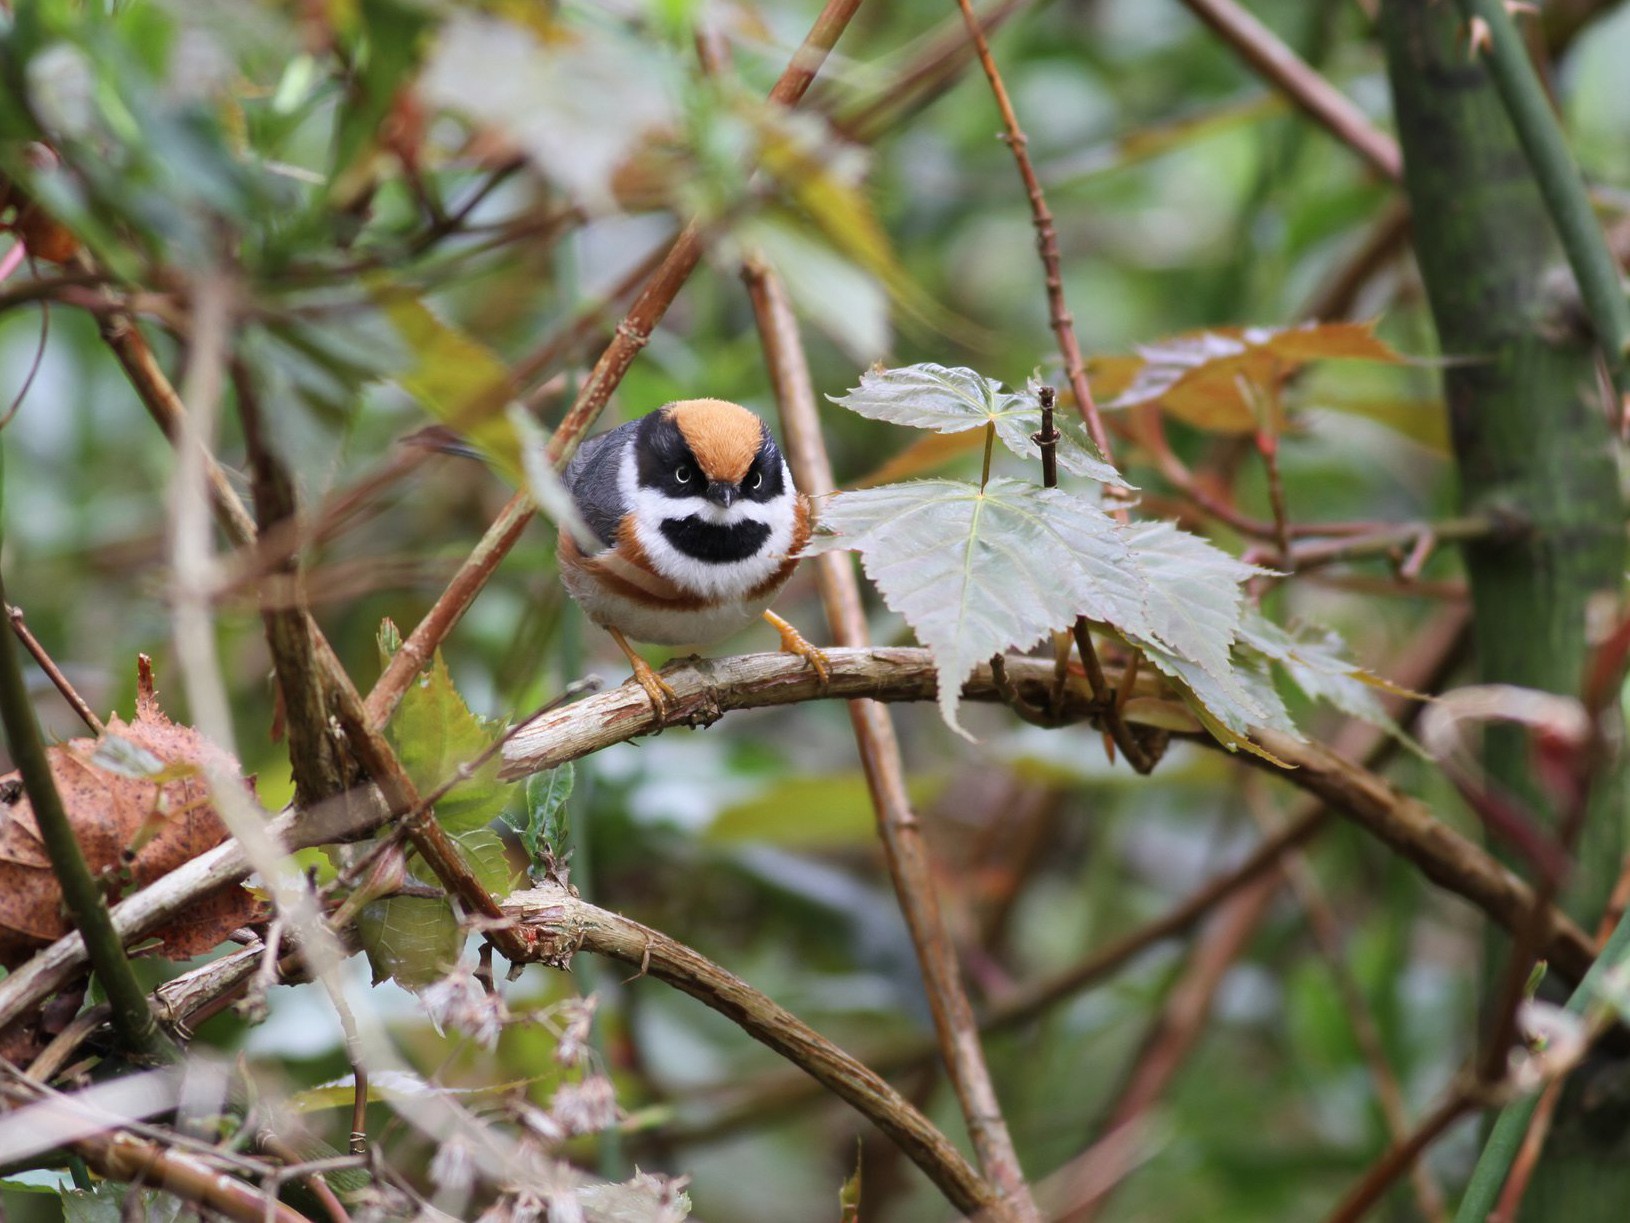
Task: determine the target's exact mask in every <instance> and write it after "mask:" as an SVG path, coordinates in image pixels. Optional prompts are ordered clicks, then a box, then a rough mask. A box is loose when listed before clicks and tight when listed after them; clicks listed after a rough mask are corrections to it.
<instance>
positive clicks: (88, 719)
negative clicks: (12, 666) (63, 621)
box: [6, 603, 107, 735]
mask: <svg viewBox="0 0 1630 1223" xmlns="http://www.w3.org/2000/svg"><path fill="white" fill-rule="evenodd" d="M6 618H7V619H9V620H10V621H11V631H12V632H14V633H16V634H17V640H18V641H20V642H22V643H23V649H25V650H27V651H28V653H29V655H30V656H31V657H32V658H33V659H34V662H35V663H36V664H37V665H38V666H39V668H40V670H41V671H44V672H45V677H46V678H47V679H48V680H50V681H51V684H52V686H53V687H55V688H56V690H57V691H58V692H60V693H61V694H62V699H63V700H65V701H67V702H68V705H69V707H70V708H72V709H73V711H74V712H75V713H77V714H78V715H79V720H80V721H81V722H83V723H84V724H85V725H86V726H87V727H89V728H90V732H91V734H93V735H100V734H101V733H102V732H103V731H104V730H105V729H107V728H106V727H104V726H103V725H102V719H101V718H99V717H97V716H96V714H95V712H94V711H93V710H92V709H91V707H90V704H89V702H87V701H86V700H85V698H84V697H82V696H80V695H79V692H78V691H77V690H76V689H75V688H74V686H73V684H71V683H70V682H69V681H68V677H67V676H66V675H64V674H63V673H62V668H60V667H58V666H57V664H56V663H55V662H54V661H53V660H52V658H51V656H50V655H49V654H47V653H46V652H45V647H44V646H43V645H41V644H40V643H39V639H38V638H36V637H35V636H34V634H33V633H31V632H30V631H29V629H28V625H27V624H25V623H24V622H23V609H22V608H20V607H13V606H11V605H10V604H9V603H8V604H6Z"/></svg>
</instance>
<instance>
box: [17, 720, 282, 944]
mask: <svg viewBox="0 0 1630 1223" xmlns="http://www.w3.org/2000/svg"><path fill="white" fill-rule="evenodd" d="M48 754H49V756H50V761H51V775H52V777H53V778H55V780H56V784H57V790H58V792H59V793H60V794H61V796H62V803H63V807H64V809H65V810H66V812H67V814H68V819H69V822H70V823H71V824H72V825H73V828H74V832H75V835H76V836H77V837H78V840H79V845H80V850H81V852H82V853H83V854H84V855H85V860H86V862H87V864H88V865H89V866H90V869H91V873H92V874H93V875H95V876H97V877H98V878H99V879H102V880H104V881H105V883H106V885H107V887H108V890H109V892H110V894H113V895H115V896H117V895H123V894H125V893H127V892H130V891H137V890H140V889H141V888H143V887H146V886H147V885H148V884H150V883H152V882H153V881H154V880H155V879H158V878H159V877H160V876H162V875H165V874H167V873H168V872H170V871H172V870H174V869H175V868H176V867H178V866H180V865H181V864H182V863H184V862H188V861H190V860H191V859H193V858H196V857H197V856H198V855H199V854H201V853H203V852H204V851H205V850H208V849H212V848H214V847H215V846H216V845H218V844H220V843H221V842H222V841H224V840H225V839H226V837H227V831H226V826H225V825H224V824H222V822H221V819H220V816H219V815H217V814H216V812H215V808H214V807H213V806H212V805H211V803H210V801H209V788H208V786H207V784H206V782H205V780H204V776H203V769H204V766H205V765H206V764H207V765H210V766H211V767H214V768H217V769H219V770H222V771H224V772H226V773H229V774H230V775H233V776H237V775H238V773H239V769H238V764H237V762H236V761H235V760H233V759H232V758H231V757H230V756H228V755H227V754H226V753H224V752H222V751H220V750H219V749H218V748H216V747H214V746H213V745H211V744H210V743H209V742H208V740H206V739H205V738H204V737H203V736H202V735H200V734H199V733H198V732H197V731H195V730H193V729H192V728H191V727H189V726H178V725H176V724H175V723H174V722H172V721H170V719H169V718H167V717H165V715H164V713H163V711H162V710H160V709H159V707H158V702H157V700H156V698H155V697H154V696H153V693H152V691H151V689H150V688H147V689H145V690H144V691H143V692H142V694H141V695H140V696H138V697H137V701H136V718H135V721H133V722H128V723H127V722H124V721H122V720H121V719H119V718H113V719H112V720H111V721H110V722H109V723H108V727H107V732H106V734H105V735H104V736H103V737H102V738H101V739H74V740H71V741H69V742H67V743H63V744H60V745H58V746H56V747H52V748H50V749H49V750H48ZM263 914H264V906H263V905H262V904H261V903H260V901H259V900H257V899H256V898H255V897H254V896H253V895H252V894H251V893H250V892H248V891H245V890H244V889H243V888H242V887H241V886H239V885H237V884H233V885H229V886H228V887H225V888H222V889H220V890H219V891H217V892H215V893H213V894H211V895H210V896H206V897H202V898H200V899H199V900H198V901H197V902H195V903H194V904H193V905H192V906H191V907H190V909H189V910H188V912H187V914H186V915H185V917H183V918H180V919H178V920H177V921H176V922H174V923H172V924H171V925H169V926H166V927H164V928H162V929H159V930H156V931H154V937H156V938H157V939H158V940H159V943H160V946H159V950H160V951H161V952H162V953H163V954H165V955H166V956H169V957H170V958H172V959H185V958H187V957H189V956H193V955H197V954H200V953H201V952H203V951H206V950H208V949H209V948H211V947H214V946H216V945H217V944H218V943H220V942H221V940H222V939H224V938H225V937H226V936H227V935H228V934H229V933H230V932H231V931H233V930H235V929H237V928H238V927H239V926H242V925H245V924H247V923H250V922H253V921H256V920H258V919H259V918H260V917H262V916H263ZM70 928H71V927H70V925H69V922H68V920H67V916H66V914H65V913H64V911H63V903H62V890H61V888H60V887H59V886H58V885H57V879H56V876H55V875H54V874H53V873H52V871H51V867H50V862H49V859H47V857H46V855H45V849H44V844H43V842H42V841H41V839H40V832H39V827H38V825H37V824H36V823H35V820H34V811H33V808H32V806H31V805H30V804H29V801H28V797H27V795H26V794H24V793H23V790H22V785H21V783H20V781H19V779H18V777H17V774H15V773H13V774H10V775H9V776H7V777H3V778H0V965H4V966H6V967H14V966H16V965H17V964H20V963H22V962H23V961H24V960H25V959H27V958H28V956H29V955H30V954H31V953H32V952H33V951H35V950H36V949H37V948H39V947H41V946H43V945H45V944H47V943H49V942H52V941H53V940H55V939H58V938H60V937H61V936H62V935H64V934H66V933H67V932H68V931H69V929H70Z"/></svg>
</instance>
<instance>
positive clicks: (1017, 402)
mask: <svg viewBox="0 0 1630 1223" xmlns="http://www.w3.org/2000/svg"><path fill="white" fill-rule="evenodd" d="M827 398H829V399H830V400H831V401H832V402H833V403H835V404H838V405H839V406H840V407H845V408H848V409H849V410H850V411H851V412H854V413H856V414H858V415H860V416H864V417H867V418H868V419H871V420H885V421H888V422H890V423H891V424H896V425H910V426H911V427H913V428H916V429H933V430H935V431H936V432H939V433H962V432H965V431H967V430H969V429H977V428H981V427H983V426H985V425H991V424H994V425H995V426H996V436H997V437H998V438H1000V439H1001V442H1002V444H1003V445H1004V446H1006V447H1007V448H1008V449H1009V450H1011V451H1012V452H1013V453H1014V454H1017V455H1019V456H1020V457H1021V458H1027V459H1035V458H1039V457H1040V456H1041V447H1040V446H1038V445H1037V444H1036V443H1035V442H1034V441H1032V440H1031V436H1030V435H1031V434H1033V433H1037V432H1040V430H1041V403H1040V401H1039V400H1038V399H1037V398H1036V396H1035V395H1034V394H1032V393H1031V392H1030V391H1029V390H1028V389H1027V390H1024V391H1015V390H1011V389H1009V388H1007V387H1004V386H1003V385H1002V384H1001V383H1000V382H997V381H996V380H995V379H993V378H986V377H985V376H984V375H982V374H978V373H975V372H974V371H973V370H971V369H962V368H949V367H947V366H944V365H935V364H933V363H931V362H929V363H925V364H922V365H908V366H904V367H902V368H900V369H888V370H868V371H866V372H865V373H863V374H862V375H861V376H860V385H859V386H857V387H855V388H854V389H852V390H851V391H850V392H849V393H848V394H846V395H841V396H838V395H829V396H827ZM1054 424H1055V426H1056V427H1057V428H1058V431H1059V433H1060V434H1062V437H1061V438H1060V440H1059V443H1058V461H1059V464H1060V465H1061V466H1062V467H1063V468H1064V469H1065V470H1066V471H1070V472H1073V473H1074V474H1075V475H1078V476H1086V477H1088V478H1089V479H1093V480H1097V481H1099V482H1101V483H1104V484H1115V485H1119V486H1121V487H1129V486H1128V485H1127V483H1126V480H1125V479H1124V478H1123V477H1122V476H1121V474H1120V473H1119V472H1117V471H1116V470H1115V469H1114V468H1113V467H1111V466H1110V465H1109V464H1108V463H1106V462H1105V461H1104V460H1103V459H1102V458H1101V457H1100V456H1099V454H1098V452H1097V450H1096V448H1094V447H1093V445H1092V443H1091V441H1089V440H1088V439H1087V437H1086V436H1085V435H1084V434H1083V433H1082V432H1081V429H1080V426H1079V425H1077V424H1076V423H1075V422H1074V421H1071V420H1069V419H1068V418H1067V417H1065V416H1064V415H1063V414H1062V413H1060V414H1058V415H1057V416H1055V417H1054Z"/></svg>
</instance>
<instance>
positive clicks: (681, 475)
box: [674, 467, 690, 484]
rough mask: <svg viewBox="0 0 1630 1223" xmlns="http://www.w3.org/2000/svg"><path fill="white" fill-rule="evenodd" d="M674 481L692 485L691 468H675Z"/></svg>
mask: <svg viewBox="0 0 1630 1223" xmlns="http://www.w3.org/2000/svg"><path fill="white" fill-rule="evenodd" d="M674 479H676V480H678V481H679V482H680V483H681V484H689V483H690V468H689V467H676V468H674Z"/></svg>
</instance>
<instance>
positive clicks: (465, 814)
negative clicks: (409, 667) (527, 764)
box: [390, 652, 509, 834]
mask: <svg viewBox="0 0 1630 1223" xmlns="http://www.w3.org/2000/svg"><path fill="white" fill-rule="evenodd" d="M496 738H497V729H496V728H495V727H493V726H492V725H491V724H489V723H487V722H484V721H483V720H482V719H480V718H478V717H476V716H475V714H473V713H471V712H470V707H469V706H468V705H466V704H465V703H464V698H463V697H462V696H460V695H459V691H458V689H457V688H456V687H454V686H453V677H452V675H451V674H450V673H449V672H448V670H447V663H446V662H445V661H444V660H443V659H442V657H441V654H440V653H439V652H438V653H437V654H436V656H435V658H433V659H432V660H431V663H430V669H429V670H427V671H422V672H420V674H419V676H418V678H417V679H415V680H414V682H413V683H412V684H411V685H410V686H409V688H408V690H407V693H406V695H405V696H404V697H403V698H402V705H401V708H399V709H398V710H397V711H396V716H395V717H394V718H392V719H391V723H390V740H391V744H392V746H393V747H395V748H396V752H397V755H398V756H400V757H401V760H402V767H403V768H405V769H406V770H407V774H408V776H409V777H410V778H412V780H413V784H414V786H415V787H416V788H417V789H418V791H419V793H420V794H429V793H431V792H432V791H434V790H437V789H439V788H441V787H442V786H443V785H445V784H447V783H448V782H449V781H452V780H453V779H454V778H455V777H457V778H459V782H458V784H457V785H456V786H454V787H453V788H452V790H451V791H449V792H448V793H447V794H446V795H444V796H443V797H442V798H440V799H439V800H437V802H436V822H437V823H438V824H440V825H441V826H442V827H443V828H445V829H447V831H448V832H450V833H455V834H457V833H462V832H470V831H472V830H474V829H477V828H484V827H486V825H487V824H489V823H491V822H492V821H493V820H494V819H496V818H497V817H498V816H499V815H501V814H502V813H503V810H504V805H505V804H506V803H507V802H508V801H509V785H508V783H506V782H501V781H499V780H498V768H499V764H500V762H499V760H498V758H497V756H496V754H494V755H492V756H491V757H490V758H489V759H488V760H487V761H486V762H485V763H483V764H480V765H474V763H473V762H474V761H476V760H477V759H478V758H479V757H481V756H482V755H483V754H485V753H487V752H488V749H489V748H491V747H492V745H493V742H494V740H495V739H496Z"/></svg>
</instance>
